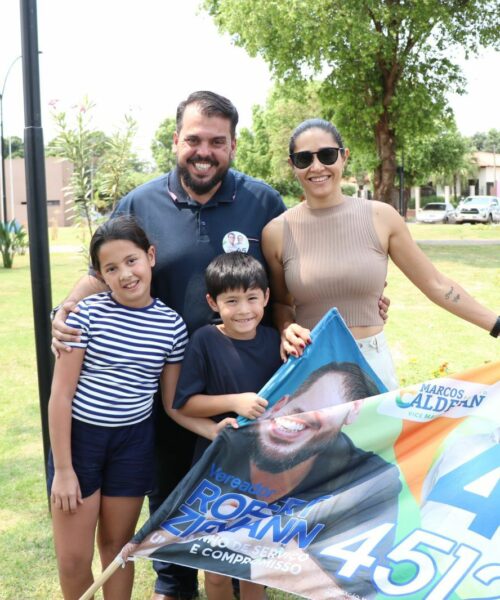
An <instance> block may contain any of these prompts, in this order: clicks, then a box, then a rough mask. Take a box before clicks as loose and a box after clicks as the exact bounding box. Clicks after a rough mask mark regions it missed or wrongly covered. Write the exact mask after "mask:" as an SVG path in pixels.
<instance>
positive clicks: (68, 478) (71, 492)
mask: <svg viewBox="0 0 500 600" xmlns="http://www.w3.org/2000/svg"><path fill="white" fill-rule="evenodd" d="M50 500H51V502H52V505H53V506H54V507H55V508H58V509H59V510H62V511H63V512H65V513H74V512H76V509H77V508H78V505H80V504H83V499H82V492H81V490H80V483H79V482H78V477H77V476H76V473H75V471H74V470H73V469H72V468H67V469H56V470H55V474H54V481H53V482H52V489H51V492H50Z"/></svg>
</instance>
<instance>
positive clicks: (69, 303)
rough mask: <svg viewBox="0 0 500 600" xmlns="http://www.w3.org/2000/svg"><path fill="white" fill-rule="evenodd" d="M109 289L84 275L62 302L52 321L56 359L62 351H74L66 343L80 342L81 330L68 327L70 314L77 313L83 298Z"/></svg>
mask: <svg viewBox="0 0 500 600" xmlns="http://www.w3.org/2000/svg"><path fill="white" fill-rule="evenodd" d="M107 289H108V288H107V286H106V284H105V283H104V282H102V281H101V280H100V279H98V278H97V277H94V276H93V275H84V276H83V277H82V278H81V279H80V280H79V281H78V282H77V283H76V285H75V286H74V288H73V289H72V290H71V292H70V293H69V294H68V296H67V297H66V298H65V299H64V300H63V301H62V302H61V304H60V305H59V308H58V310H57V312H56V313H55V315H54V318H53V320H52V352H53V353H54V355H55V356H56V358H59V356H60V353H61V351H64V352H71V351H72V348H71V347H70V346H67V345H66V344H65V343H64V342H79V341H80V330H79V329H75V328H74V327H68V326H67V325H66V319H67V318H68V315H69V313H70V312H76V311H75V307H76V305H77V304H78V302H80V300H83V298H86V297H87V296H91V295H92V294H97V293H98V292H105V291H106V290H107Z"/></svg>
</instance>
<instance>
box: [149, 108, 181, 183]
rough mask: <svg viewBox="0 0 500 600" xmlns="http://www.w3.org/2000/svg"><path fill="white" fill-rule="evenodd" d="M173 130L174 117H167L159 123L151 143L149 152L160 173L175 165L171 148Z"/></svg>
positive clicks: (174, 126) (174, 124) (169, 169)
mask: <svg viewBox="0 0 500 600" xmlns="http://www.w3.org/2000/svg"><path fill="white" fill-rule="evenodd" d="M175 130H176V122H175V117H167V118H166V119H165V120H163V121H162V122H161V123H160V125H159V127H158V129H157V130H156V132H155V136H154V139H153V141H152V143H151V153H152V154H153V158H154V159H155V162H156V166H157V167H158V169H159V170H160V171H161V172H162V173H166V172H167V171H171V170H172V169H173V168H174V167H175V163H176V159H175V154H174V151H173V148H172V143H173V140H172V138H173V135H174V133H175Z"/></svg>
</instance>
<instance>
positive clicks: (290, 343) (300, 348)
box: [280, 323, 312, 361]
mask: <svg viewBox="0 0 500 600" xmlns="http://www.w3.org/2000/svg"><path fill="white" fill-rule="evenodd" d="M311 343H312V340H311V331H310V330H309V329H306V328H305V327H301V326H300V325H298V324H297V323H292V324H290V325H288V327H286V329H284V330H283V332H282V333H281V347H280V354H281V358H282V360H283V361H286V359H287V358H288V355H289V354H291V355H292V356H302V354H303V352H304V349H305V347H306V346H307V345H308V344H311Z"/></svg>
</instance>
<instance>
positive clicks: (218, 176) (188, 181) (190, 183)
mask: <svg viewBox="0 0 500 600" xmlns="http://www.w3.org/2000/svg"><path fill="white" fill-rule="evenodd" d="M197 159H198V157H194V158H190V159H189V160H188V163H190V164H193V163H194V162H196V160H197ZM211 164H212V166H215V167H218V166H219V163H217V162H211ZM228 171H229V166H228V167H227V168H226V169H221V170H220V171H216V173H215V175H214V176H213V177H212V178H211V179H208V180H207V181H198V180H196V179H194V178H193V177H192V176H191V173H190V172H189V170H188V168H187V167H184V166H182V165H179V164H177V172H178V173H179V177H180V178H181V179H182V183H183V184H184V186H185V187H187V188H188V189H190V190H192V191H193V192H194V193H195V194H199V195H200V196H201V195H204V194H208V192H210V191H211V190H213V189H214V187H215V186H216V185H217V184H218V183H220V182H221V181H222V180H223V179H224V177H225V176H226V173H227V172H228Z"/></svg>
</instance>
